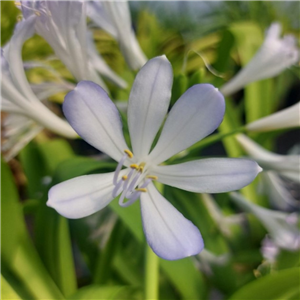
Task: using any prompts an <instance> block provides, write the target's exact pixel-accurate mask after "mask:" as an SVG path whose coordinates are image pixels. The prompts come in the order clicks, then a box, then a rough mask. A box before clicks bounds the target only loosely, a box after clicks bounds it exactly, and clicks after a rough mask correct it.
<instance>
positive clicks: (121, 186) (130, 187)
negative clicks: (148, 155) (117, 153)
mask: <svg viewBox="0 0 300 300" xmlns="http://www.w3.org/2000/svg"><path fill="white" fill-rule="evenodd" d="M124 153H125V154H124V156H123V157H122V158H121V159H120V161H119V163H118V165H117V168H116V170H115V173H114V177H113V184H114V186H115V188H114V189H113V192H112V196H113V197H114V198H115V197H116V196H117V195H118V194H119V193H120V192H121V191H122V194H121V196H120V199H119V205H121V206H123V207H126V206H129V205H130V204H132V203H133V202H135V201H136V200H137V199H138V198H139V197H140V195H141V193H146V192H147V189H146V187H147V186H148V185H149V183H150V182H151V181H153V180H157V176H152V175H147V168H146V163H145V162H141V163H139V164H135V163H134V164H131V165H130V166H129V168H127V169H128V172H127V175H123V176H122V177H121V178H120V176H119V175H120V171H121V169H122V166H123V164H124V162H125V161H126V159H129V160H130V159H132V158H133V154H132V152H131V151H130V150H127V149H126V150H124ZM126 199H127V201H125V200H126Z"/></svg>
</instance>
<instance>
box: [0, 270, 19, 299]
mask: <svg viewBox="0 0 300 300" xmlns="http://www.w3.org/2000/svg"><path fill="white" fill-rule="evenodd" d="M1 299H3V300H4V299H5V300H8V299H15V300H19V299H22V298H21V297H20V296H19V295H18V293H17V292H16V291H15V290H14V289H13V287H12V286H11V285H10V284H9V283H8V282H7V281H6V280H5V278H4V277H3V275H2V274H1ZM23 299H24V298H23Z"/></svg>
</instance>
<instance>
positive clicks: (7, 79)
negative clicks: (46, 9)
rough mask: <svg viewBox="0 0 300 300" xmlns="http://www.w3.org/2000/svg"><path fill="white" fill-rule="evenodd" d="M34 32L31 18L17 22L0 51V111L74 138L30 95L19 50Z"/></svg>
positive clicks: (33, 95) (70, 132)
mask: <svg viewBox="0 0 300 300" xmlns="http://www.w3.org/2000/svg"><path fill="white" fill-rule="evenodd" d="M33 32H34V17H33V16H32V17H29V18H28V19H27V20H25V21H22V22H19V23H18V24H17V26H16V28H15V32H14V34H13V36H12V38H11V40H10V43H9V44H8V45H6V46H5V47H4V48H3V49H1V71H2V76H1V88H2V90H1V96H2V103H1V110H2V111H5V112H8V113H13V114H18V115H22V116H25V117H26V118H28V119H32V120H34V121H35V122H36V123H37V124H39V125H41V126H43V127H46V128H48V129H50V130H51V131H53V132H55V133H57V134H60V135H62V136H65V137H68V138H74V137H76V136H77V135H76V133H75V131H74V130H73V129H72V127H71V126H70V125H69V124H68V123H67V122H65V121H64V120H62V119H61V118H59V117H58V116H57V115H55V114H54V113H53V112H51V111H50V110H49V109H48V108H47V107H46V106H45V105H44V104H43V103H42V102H41V101H40V100H39V99H38V98H37V97H36V95H35V94H34V93H33V91H32V89H31V87H30V85H29V83H28V81H27V78H26V75H25V72H24V68H23V61H22V57H21V50H22V46H23V43H24V41H25V40H27V39H28V38H29V37H30V36H31V35H32V34H33Z"/></svg>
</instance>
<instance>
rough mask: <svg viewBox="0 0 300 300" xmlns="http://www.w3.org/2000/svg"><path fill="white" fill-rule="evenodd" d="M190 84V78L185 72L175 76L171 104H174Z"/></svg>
mask: <svg viewBox="0 0 300 300" xmlns="http://www.w3.org/2000/svg"><path fill="white" fill-rule="evenodd" d="M187 86H188V78H187V77H186V75H184V74H182V73H181V74H178V75H177V76H175V77H174V82H173V86H172V94H171V95H172V97H171V105H174V104H175V102H176V101H177V100H178V99H179V97H180V96H181V95H182V94H183V93H184V92H185V91H186V89H187Z"/></svg>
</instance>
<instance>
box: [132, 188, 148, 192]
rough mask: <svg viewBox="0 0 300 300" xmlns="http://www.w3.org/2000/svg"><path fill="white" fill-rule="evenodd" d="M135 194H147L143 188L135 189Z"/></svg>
mask: <svg viewBox="0 0 300 300" xmlns="http://www.w3.org/2000/svg"><path fill="white" fill-rule="evenodd" d="M135 190H136V191H137V192H142V193H146V192H147V189H145V188H137V189H135Z"/></svg>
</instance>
